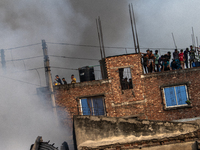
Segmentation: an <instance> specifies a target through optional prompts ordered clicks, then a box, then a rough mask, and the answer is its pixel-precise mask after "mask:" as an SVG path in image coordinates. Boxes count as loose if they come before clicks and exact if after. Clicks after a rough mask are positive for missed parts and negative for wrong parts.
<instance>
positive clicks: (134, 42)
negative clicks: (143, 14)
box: [129, 4, 137, 53]
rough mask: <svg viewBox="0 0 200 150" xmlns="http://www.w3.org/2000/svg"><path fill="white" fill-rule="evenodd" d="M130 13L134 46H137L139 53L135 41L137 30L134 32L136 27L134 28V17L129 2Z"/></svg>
mask: <svg viewBox="0 0 200 150" xmlns="http://www.w3.org/2000/svg"><path fill="white" fill-rule="evenodd" d="M129 15H130V21H131V29H132V35H133V43H134V46H135V53H137V46H136V41H135V32H134V28H133V17H132V13H131V5H130V4H129Z"/></svg>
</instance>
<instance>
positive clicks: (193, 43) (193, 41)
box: [192, 27, 196, 47]
mask: <svg viewBox="0 0 200 150" xmlns="http://www.w3.org/2000/svg"><path fill="white" fill-rule="evenodd" d="M195 45H196V44H195V38H194V29H193V27H192V46H193V47H195Z"/></svg>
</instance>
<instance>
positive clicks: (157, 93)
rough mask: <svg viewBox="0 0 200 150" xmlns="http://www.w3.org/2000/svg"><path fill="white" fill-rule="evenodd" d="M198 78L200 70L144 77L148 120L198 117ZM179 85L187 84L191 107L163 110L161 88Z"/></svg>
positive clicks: (199, 112) (199, 82)
mask: <svg viewBox="0 0 200 150" xmlns="http://www.w3.org/2000/svg"><path fill="white" fill-rule="evenodd" d="M199 77H200V68H194V69H193V68H191V69H186V70H178V71H169V72H163V73H155V74H154V75H153V74H152V75H148V74H147V75H144V76H143V84H144V87H145V91H144V93H145V97H146V101H147V102H146V104H145V114H146V115H147V116H148V119H153V120H176V119H183V118H192V117H196V116H199V115H200V108H199V105H200V101H199V96H200V94H199V93H200V92H199V89H200V81H199V80H198V79H199ZM179 84H187V88H188V92H189V93H188V94H189V98H190V99H191V102H192V105H191V106H192V107H189V108H179V109H174V110H165V109H164V106H165V104H164V103H163V100H164V99H163V90H162V89H161V87H162V86H168V85H179Z"/></svg>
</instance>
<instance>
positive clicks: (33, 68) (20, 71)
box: [9, 67, 44, 73]
mask: <svg viewBox="0 0 200 150" xmlns="http://www.w3.org/2000/svg"><path fill="white" fill-rule="evenodd" d="M36 69H44V67H39V68H32V69H25V70H20V71H13V72H9V73H18V72H25V71H32V70H36Z"/></svg>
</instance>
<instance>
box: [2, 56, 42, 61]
mask: <svg viewBox="0 0 200 150" xmlns="http://www.w3.org/2000/svg"><path fill="white" fill-rule="evenodd" d="M39 57H43V56H34V57H27V58H21V59H12V60H6V62H9V61H21V60H27V59H33V58H39Z"/></svg>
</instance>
